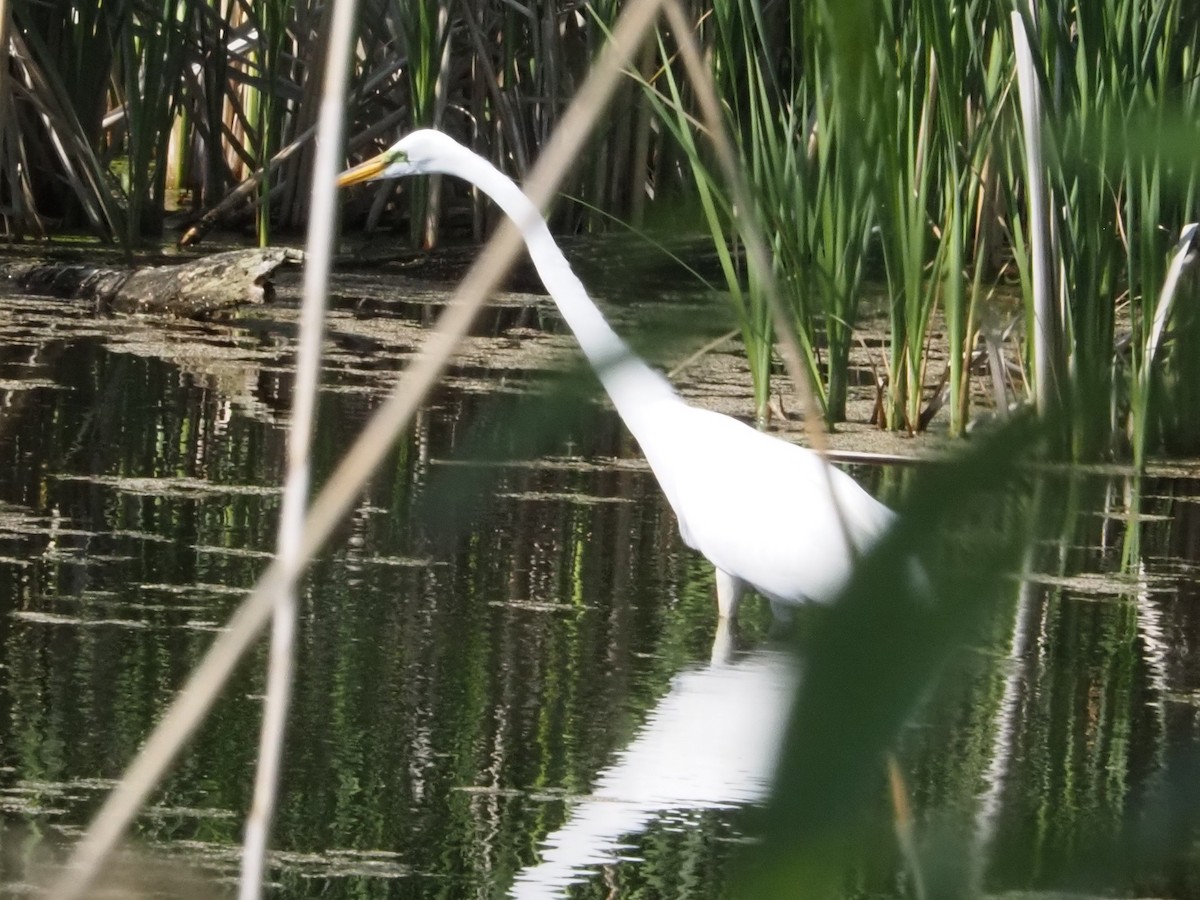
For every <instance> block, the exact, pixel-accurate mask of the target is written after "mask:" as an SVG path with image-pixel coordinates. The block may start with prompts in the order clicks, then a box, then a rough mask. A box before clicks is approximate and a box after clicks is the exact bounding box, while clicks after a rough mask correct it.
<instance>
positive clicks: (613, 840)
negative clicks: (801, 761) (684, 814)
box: [510, 635, 797, 900]
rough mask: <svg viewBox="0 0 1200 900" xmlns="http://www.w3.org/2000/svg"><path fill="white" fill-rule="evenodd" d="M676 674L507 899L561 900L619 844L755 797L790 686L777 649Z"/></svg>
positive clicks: (770, 761)
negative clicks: (671, 819)
mask: <svg viewBox="0 0 1200 900" xmlns="http://www.w3.org/2000/svg"><path fill="white" fill-rule="evenodd" d="M717 643H718V646H717V647H714V662H713V663H712V664H711V665H709V666H706V667H703V668H699V669H693V670H689V671H684V672H682V673H680V674H679V675H677V676H676V677H675V680H674V681H673V682H672V684H671V689H670V691H668V693H667V695H666V696H665V697H663V699H662V700H661V701H660V702H659V703H658V705H657V706H655V707H654V709H653V710H651V712H650V714H649V716H648V717H647V718H646V722H645V724H644V725H643V726H642V728H641V729H640V730H639V731H638V732H637V734H636V735H635V736H634V739H633V741H632V742H631V743H630V745H629V746H628V747H627V748H626V749H625V750H623V751H621V752H620V753H619V754H617V757H616V760H615V761H614V762H613V764H612V765H611V766H609V767H608V768H606V769H604V770H602V771H601V772H600V774H599V775H598V776H597V778H596V785H595V788H594V789H593V791H592V792H591V793H590V794H589V795H588V796H586V797H584V798H583V799H582V800H580V801H579V802H578V803H577V804H576V805H575V806H574V807H573V808H572V809H571V812H570V815H569V817H568V819H567V821H566V823H565V824H564V825H563V827H562V828H560V829H558V830H557V831H555V832H554V833H552V834H550V835H549V836H547V838H546V840H545V841H544V842H543V844H542V852H541V862H540V863H539V864H538V865H536V866H533V867H531V868H528V869H525V870H524V871H522V872H520V873H519V874H518V875H517V878H516V881H515V883H514V884H513V887H512V891H511V895H510V896H512V897H517V898H522V900H527V898H532V897H560V896H563V893H564V889H565V888H566V887H567V886H568V885H570V884H575V883H578V882H581V881H584V880H586V879H587V878H588V877H589V876H591V875H592V874H594V873H595V871H596V869H597V868H598V867H600V866H603V865H607V864H609V863H612V862H615V861H616V860H618V859H620V858H621V857H622V856H624V855H625V854H626V852H627V851H628V849H629V847H628V844H626V843H625V842H624V840H625V839H627V838H628V837H629V836H630V835H632V834H635V833H637V832H638V831H641V830H642V829H643V828H645V827H646V826H647V825H648V824H649V823H650V822H651V821H653V820H655V819H660V818H663V817H664V816H666V815H667V814H669V813H672V812H678V811H680V810H700V809H715V808H721V807H731V806H738V805H745V804H750V803H754V802H756V801H760V800H762V799H763V798H764V797H765V795H766V791H767V787H768V784H769V781H770V777H771V774H772V773H773V771H774V768H775V761H776V758H777V755H778V751H779V746H780V743H781V740H782V737H783V729H784V726H785V724H786V721H787V714H788V710H789V709H790V706H791V698H792V695H793V693H794V689H795V685H796V680H797V679H796V673H795V665H794V664H793V662H792V660H791V658H790V656H789V655H788V654H785V653H781V652H777V651H769V650H759V651H756V652H754V653H750V654H748V655H746V656H743V657H740V658H738V659H736V660H730V661H725V660H726V659H727V653H726V652H725V648H727V647H728V646H729V641H728V636H727V635H721V636H719V637H718V642H717Z"/></svg>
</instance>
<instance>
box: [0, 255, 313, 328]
mask: <svg viewBox="0 0 1200 900" xmlns="http://www.w3.org/2000/svg"><path fill="white" fill-rule="evenodd" d="M303 259H304V254H303V253H302V252H301V251H299V250H293V249H290V248H286V247H268V248H265V249H255V250H231V251H229V252H227V253H216V254H213V255H212V256H206V257H204V258H203V259H196V260H192V261H190V262H185V263H175V264H171V265H162V266H143V267H141V268H135V269H117V268H110V267H105V266H94V265H86V264H80V263H65V262H53V261H47V260H39V261H37V262H22V263H7V264H4V265H3V266H0V275H3V276H4V277H7V278H9V279H10V280H12V281H15V282H16V283H17V284H19V285H20V287H21V289H23V290H26V291H30V292H36V293H43V294H50V295H52V296H55V297H63V298H66V299H71V300H87V301H90V302H91V303H92V304H93V305H94V307H95V309H96V310H97V312H118V313H134V314H146V315H159V316H174V317H175V318H180V319H207V318H211V317H212V316H214V315H215V314H217V313H220V312H224V311H227V310H232V309H234V308H236V307H238V306H242V305H243V304H246V303H269V302H270V301H271V299H272V298H273V297H274V293H275V289H274V286H273V285H272V284H271V275H272V274H273V273H274V272H275V270H276V269H277V268H279V267H280V266H281V265H284V264H294V263H300V262H302V261H303Z"/></svg>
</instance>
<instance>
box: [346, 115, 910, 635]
mask: <svg viewBox="0 0 1200 900" xmlns="http://www.w3.org/2000/svg"><path fill="white" fill-rule="evenodd" d="M436 173H440V174H443V175H453V176H456V177H458V178H462V179H464V180H466V181H468V182H470V183H471V184H473V185H474V186H475V187H477V188H478V189H479V190H481V191H483V192H484V193H485V194H487V195H488V196H489V197H491V198H492V200H493V201H495V202H496V204H497V205H499V207H500V208H501V209H502V210H504V212H505V213H506V214H507V215H508V216H509V217H510V218H511V219H512V220H513V222H515V223H516V225H517V226H518V228H520V230H521V234H522V235H523V237H524V239H525V243H526V245H527V246H528V248H529V255H530V257H531V258H532V260H533V264H534V266H535V267H536V268H537V271H538V274H539V275H540V276H541V279H542V283H543V284H544V285H545V286H546V290H547V291H548V292H549V293H550V296H551V297H552V298H553V300H554V302H555V304H556V305H557V306H558V310H559V312H560V313H561V314H562V317H563V318H564V319H565V320H566V322H567V325H568V326H569V327H570V328H571V331H572V332H574V334H575V338H576V339H577V340H578V341H579V346H580V347H581V348H582V349H583V352H584V355H585V356H587V359H588V362H589V363H591V365H592V368H593V369H595V371H596V374H597V375H598V376H599V378H600V382H601V383H602V384H603V385H604V389H605V390H606V391H607V392H608V396H609V398H610V399H611V400H612V402H613V404H614V405H615V406H616V408H617V412H618V414H619V415H620V416H621V419H622V420H623V421H624V422H625V425H626V426H627V427H628V428H629V430H630V432H632V433H633V436H634V437H635V438H636V439H637V442H638V444H639V445H640V446H641V449H642V452H643V453H644V454H645V456H646V459H647V461H648V462H649V463H650V468H651V469H652V470H653V471H654V475H655V477H656V478H657V479H658V483H659V485H660V486H661V487H662V491H663V493H664V494H665V495H666V497H667V502H668V503H670V504H671V508H672V509H673V510H674V512H675V515H676V517H677V518H678V520H679V531H680V533H681V534H682V535H683V540H684V542H685V543H686V544H687V545H688V546H689V547H692V548H693V549H695V550H698V551H700V553H702V554H703V555H704V556H705V557H706V558H707V559H708V560H709V562H711V563H712V564H713V565H714V566H715V567H716V570H717V572H716V582H717V609H718V612H719V614H720V616H721V617H722V618H726V619H732V618H733V617H735V616H736V614H737V608H738V603H739V602H740V600H741V597H742V594H743V593H744V591H745V589H746V588H747V587H753V588H754V589H755V590H757V591H758V592H759V593H760V594H762V595H763V596H765V597H766V598H767V599H768V600H770V601H772V602H773V603H784V604H791V603H800V602H802V601H805V600H818V601H820V600H829V599H832V597H833V596H834V595H835V594H836V593H837V591H838V589H839V588H840V587H841V586H842V585H843V584H844V583H845V581H846V579H847V577H848V575H849V572H850V567H851V564H852V562H853V560H854V557H855V554H856V553H857V552H858V551H860V550H862V549H864V548H865V547H867V546H868V545H869V544H870V543H871V542H872V541H874V540H875V538H877V537H878V536H879V535H880V534H881V533H882V532H883V531H884V530H885V529H886V528H887V527H888V525H889V524H890V523H891V522H892V520H893V518H894V514H893V513H892V511H891V510H889V509H888V508H887V507H886V506H884V505H883V504H882V503H880V502H879V501H878V500H876V499H875V498H874V497H872V496H871V495H870V494H868V493H867V492H866V491H865V490H863V489H862V487H860V486H859V484H858V483H857V482H856V481H855V480H854V479H853V478H851V477H850V476H849V475H847V474H846V473H845V472H842V471H841V470H840V469H836V468H834V467H832V466H830V465H829V464H828V463H827V462H826V461H825V460H824V459H822V458H821V457H820V456H819V455H818V454H816V453H814V452H813V451H811V450H806V449H804V448H802V447H798V446H796V445H795V444H792V443H790V442H788V441H784V440H781V439H779V438H775V437H771V436H769V435H766V434H763V433H762V432H759V431H756V430H755V429H754V428H751V427H750V426H749V425H746V424H744V423H742V422H739V421H738V420H737V419H733V418H730V417H729V416H726V415H722V414H720V413H716V412H712V411H710V410H705V409H697V408H695V407H693V406H689V405H688V404H687V403H685V402H684V401H683V399H682V398H681V397H680V396H679V395H678V394H677V393H676V392H675V390H674V389H673V388H672V387H671V385H670V383H668V382H667V380H666V379H665V378H664V377H663V376H662V375H660V374H659V373H658V372H656V371H655V370H654V369H652V368H650V366H648V365H647V364H646V363H645V361H643V360H642V359H640V358H639V357H638V356H637V355H636V354H634V353H633V351H632V350H630V348H629V347H628V346H627V345H626V344H625V342H624V341H622V340H621V338H619V337H618V336H617V334H616V332H614V331H613V330H612V328H611V327H609V324H608V322H606V321H605V319H604V316H603V315H602V314H601V312H600V310H599V309H598V308H597V307H596V304H595V303H593V302H592V299H591V298H590V297H589V296H588V295H587V291H586V290H584V287H583V284H582V283H581V282H580V281H579V279H578V278H577V277H576V276H575V273H574V272H572V271H571V267H570V265H569V264H568V263H567V260H566V258H565V257H564V256H563V254H562V251H561V250H559V249H558V245H557V244H555V242H554V238H553V237H552V236H551V234H550V230H549V228H547V227H546V222H545V220H544V219H543V218H542V215H541V213H540V212H539V211H538V209H537V207H535V206H534V205H533V203H532V202H531V201H530V200H529V198H528V197H526V196H525V194H524V193H523V192H522V191H521V189H520V188H519V187H517V185H516V184H514V183H513V182H512V180H510V179H509V178H508V177H507V176H505V175H504V174H503V173H501V172H500V171H499V170H498V169H496V168H495V167H494V166H493V165H492V164H491V163H489V162H488V161H487V160H485V159H483V158H482V157H480V156H477V155H476V154H474V153H472V152H471V151H470V150H468V149H467V148H466V147H464V146H462V144H460V143H458V142H457V141H455V140H454V139H453V138H450V137H448V136H447V135H445V134H442V133H441V132H438V131H432V130H420V131H414V132H412V133H411V134H409V135H407V136H406V137H404V138H403V139H401V140H400V141H399V142H397V143H396V144H394V145H393V146H392V147H390V148H389V149H387V150H385V151H383V152H382V153H380V154H379V155H378V156H375V157H373V158H372V159H369V160H367V161H365V162H363V163H360V164H359V165H357V166H354V167H353V168H351V169H348V170H347V171H345V172H343V173H342V174H341V176H340V177H339V178H338V185H339V186H345V185H350V184H357V183H359V182H364V181H373V180H376V179H382V178H399V177H402V176H405V175H427V174H436ZM835 503H836V507H835Z"/></svg>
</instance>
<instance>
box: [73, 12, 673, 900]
mask: <svg viewBox="0 0 1200 900" xmlns="http://www.w3.org/2000/svg"><path fill="white" fill-rule="evenodd" d="M658 8H659V0H634V2H631V3H630V4H629V5H628V6H627V7H626V8H625V9H624V10H623V11H622V13H621V18H620V20H619V21H618V23H617V26H616V28H614V29H613V37H612V40H611V41H610V42H609V43H608V44H607V45H606V46H605V49H604V51H603V53H601V55H600V57H599V59H598V60H597V62H596V64H595V65H594V66H593V67H592V69H591V71H590V73H589V74H588V78H587V80H586V81H585V82H584V83H583V85H582V86H581V88H580V90H579V92H578V94H577V95H576V97H575V99H574V100H573V101H572V103H571V105H570V107H568V109H567V111H566V113H565V114H564V115H563V118H562V121H561V123H560V124H559V127H558V129H557V130H556V131H555V133H554V135H553V137H552V138H551V140H550V142H549V143H548V144H547V147H546V150H545V152H544V153H543V154H542V156H541V158H540V159H539V160H538V163H537V165H536V166H535V167H534V170H533V172H532V173H531V177H530V180H529V182H528V184H527V191H528V194H529V196H530V197H531V198H532V199H533V200H534V202H535V203H537V204H538V205H539V206H544V205H545V204H546V202H547V201H548V200H549V198H550V197H551V196H552V195H553V193H554V190H555V187H556V185H557V184H558V182H559V181H560V180H561V178H562V176H563V174H564V173H565V172H566V170H567V169H568V168H569V166H570V164H571V163H572V162H573V161H574V160H575V159H576V158H577V156H578V154H579V151H580V149H581V147H582V145H583V142H584V140H585V139H586V138H587V136H588V134H589V133H590V131H591V128H592V126H593V125H594V123H595V122H596V120H597V118H598V117H599V116H600V114H601V113H602V112H603V109H604V105H605V102H606V101H607V99H608V97H609V96H610V95H611V94H612V91H613V89H614V87H615V86H616V83H617V81H618V79H619V78H620V76H621V72H622V70H623V68H624V67H625V66H627V65H628V64H629V61H630V59H631V58H632V56H633V54H634V52H635V50H636V48H637V46H638V45H639V43H640V42H641V41H642V40H643V39H644V37H645V36H646V35H647V33H648V32H649V30H650V28H651V27H652V25H653V23H654V21H655V18H656V16H657V14H658ZM520 247H521V238H520V234H519V233H518V231H517V229H516V227H515V226H513V225H512V224H511V223H508V222H506V223H505V224H504V225H503V226H502V227H501V228H500V229H499V230H498V231H497V233H496V235H495V237H494V238H493V239H492V240H491V242H489V244H488V246H487V248H486V249H485V250H484V252H483V253H482V254H481V256H480V258H479V260H478V261H477V262H476V263H475V265H474V266H473V267H472V268H471V271H470V272H469V273H468V274H467V277H466V279H464V281H463V283H462V284H461V285H460V286H459V289H458V291H457V292H456V294H455V302H453V303H452V304H451V306H450V308H449V309H448V310H447V311H446V312H445V313H444V314H443V316H442V317H441V318H440V319H439V321H438V325H437V327H436V328H435V330H434V331H433V333H432V334H431V335H430V337H429V339H428V340H427V341H426V343H425V346H424V348H423V350H422V352H421V354H420V355H419V356H418V357H417V358H416V359H415V360H414V361H413V362H412V364H411V365H410V367H409V368H408V369H407V370H406V371H405V373H404V377H403V378H402V379H401V381H400V383H399V384H397V385H396V388H395V389H394V390H393V391H392V393H391V394H389V395H388V397H387V399H386V400H385V402H384V403H383V405H382V406H381V407H380V408H379V410H378V412H376V414H375V415H374V416H373V417H372V418H371V420H370V421H369V422H368V423H367V425H366V427H365V428H364V429H363V431H362V433H361V434H360V435H359V438H358V440H357V441H356V442H355V443H354V446H353V447H351V448H350V450H349V452H347V454H346V456H345V458H344V459H343V460H342V462H341V464H340V465H339V466H338V468H337V469H336V471H335V472H334V473H333V475H332V476H331V477H330V479H329V481H328V482H327V483H326V485H325V487H324V489H322V491H321V493H320V494H319V495H318V496H317V498H316V500H315V501H314V502H313V505H312V507H311V509H310V510H309V514H308V517H307V518H306V519H305V523H304V534H303V537H302V541H301V544H300V550H299V553H298V554H297V557H296V558H297V559H298V560H299V561H302V562H307V561H309V560H311V559H312V557H313V556H314V555H315V554H316V552H317V551H318V550H319V549H320V548H321V546H322V545H323V544H324V542H325V541H326V539H327V538H328V537H329V535H330V534H331V533H332V531H333V529H334V528H335V527H336V526H337V524H338V522H340V521H341V519H342V517H343V516H344V515H345V514H346V512H347V511H348V510H349V509H350V506H351V504H352V503H353V502H354V499H355V497H357V496H358V494H359V492H360V491H361V490H362V487H363V485H364V484H365V483H366V481H367V479H368V478H369V477H370V475H371V473H372V472H373V471H374V470H375V468H376V466H377V465H378V463H379V462H380V461H381V460H382V459H383V457H384V455H385V454H386V453H387V452H388V449H389V448H390V447H391V445H392V442H393V441H394V440H395V437H396V435H397V434H399V432H400V431H401V429H403V428H404V427H405V426H406V425H407V424H408V422H409V420H410V419H411V418H412V416H413V414H414V413H415V412H416V411H417V409H418V408H419V407H420V405H421V403H422V401H423V399H424V397H425V395H426V394H427V393H428V391H429V390H430V389H431V388H432V387H433V385H434V383H435V382H436V381H437V379H438V377H439V376H440V375H441V374H442V372H443V370H444V369H445V366H446V363H447V362H448V361H449V359H450V356H451V355H452V354H453V352H454V350H455V348H456V347H457V346H458V344H459V342H460V341H461V340H462V338H463V337H464V336H465V335H466V333H467V330H468V328H469V327H470V324H471V322H472V321H473V320H474V318H475V314H476V312H477V311H478V310H479V308H480V306H482V304H483V302H484V300H485V299H486V298H487V296H488V295H489V294H490V293H491V292H492V291H493V290H494V289H495V287H496V285H497V284H498V283H499V281H500V278H501V277H503V274H504V272H505V270H506V269H507V268H508V265H509V264H510V263H511V262H512V260H513V259H514V258H515V257H516V254H517V252H518V250H519V249H520ZM288 581H289V578H288V571H287V567H285V565H284V564H283V563H282V562H281V561H280V560H278V559H276V560H275V561H274V562H272V563H271V565H270V566H268V568H267V570H266V572H264V573H263V575H262V577H261V578H260V579H259V582H258V584H257V585H256V587H255V588H254V590H253V592H252V593H251V594H250V596H249V597H247V598H246V600H245V601H244V602H243V603H242V605H241V606H240V607H238V609H237V611H236V612H235V613H234V614H233V617H232V618H231V619H230V622H229V625H228V627H227V628H226V630H225V631H223V632H222V633H221V635H220V636H219V637H218V638H217V639H216V641H214V642H213V645H212V647H211V648H210V649H209V651H208V653H207V654H206V655H205V657H204V659H203V660H201V662H200V665H199V666H198V667H197V668H196V669H195V671H194V672H193V673H192V675H191V676H190V677H189V678H188V680H187V683H186V684H185V685H184V687H183V689H182V690H181V691H180V692H179V695H178V696H177V697H176V698H175V700H174V702H172V704H171V706H170V707H169V708H168V709H167V712H166V713H165V715H164V716H163V718H162V719H161V720H160V721H159V723H158V725H157V726H155V728H154V730H153V731H152V732H151V734H150V736H149V738H147V740H146V743H145V744H144V745H143V746H142V749H141V750H140V751H139V752H138V755H137V756H136V757H135V759H134V760H133V762H132V763H131V764H130V766H129V768H128V769H127V770H126V771H125V774H124V776H123V777H122V779H121V781H120V782H119V783H118V784H117V786H116V787H115V788H114V789H113V791H112V793H111V794H109V796H108V798H107V799H106V800H105V802H104V805H103V806H102V807H101V808H100V811H99V812H98V813H97V814H96V817H95V818H94V819H93V820H92V822H91V824H90V825H89V826H88V829H87V832H86V833H85V834H84V836H83V838H82V839H81V840H80V842H79V844H78V845H77V846H76V848H75V851H74V853H73V854H72V856H71V859H70V860H69V861H68V864H67V868H66V871H65V872H64V873H63V875H62V877H61V878H60V880H59V881H58V883H57V884H55V885H54V887H53V889H52V894H51V895H52V896H54V897H56V898H64V900H69V898H78V897H82V896H84V895H85V894H86V892H87V890H88V888H89V887H90V886H91V885H92V884H93V883H94V881H95V880H96V878H97V876H98V875H99V873H100V869H101V867H102V866H103V865H104V862H105V860H106V859H107V858H108V856H109V854H111V853H112V851H113V849H114V848H115V847H116V845H117V843H118V842H119V841H120V839H121V837H122V835H124V833H125V830H126V829H127V828H128V827H129V824H130V823H131V822H132V821H133V818H134V816H136V815H137V813H138V811H139V810H140V809H141V807H142V805H143V803H144V802H145V800H146V798H147V797H148V796H149V794H150V792H151V791H152V790H153V789H154V787H155V786H156V785H157V784H158V783H159V781H160V780H161V779H162V777H163V775H164V774H165V773H166V770H167V768H168V766H170V764H171V762H172V760H174V759H175V757H176V755H177V754H178V753H179V751H180V749H181V748H182V747H183V745H184V743H185V742H186V741H187V740H188V739H189V738H190V737H191V735H192V734H193V733H194V732H195V730H196V728H197V727H199V725H200V723H201V722H202V721H203V720H204V717H205V715H206V714H207V713H208V710H209V709H210V708H211V706H212V704H213V702H214V701H215V700H216V697H217V694H218V693H219V692H220V690H221V688H222V687H223V686H224V684H225V682H226V681H227V680H228V679H229V676H230V675H231V674H232V672H233V670H234V667H235V666H236V665H237V663H238V662H239V661H240V660H241V658H242V655H243V654H244V653H245V652H246V650H247V649H248V648H249V647H250V645H251V644H253V642H254V641H255V640H256V639H257V638H258V636H259V633H260V632H261V630H262V628H263V626H264V625H266V623H267V620H268V618H269V617H270V615H271V611H272V609H273V608H274V605H275V598H276V597H277V596H278V594H279V592H280V591H281V590H283V589H284V588H285V587H286V585H287V583H288Z"/></svg>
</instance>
